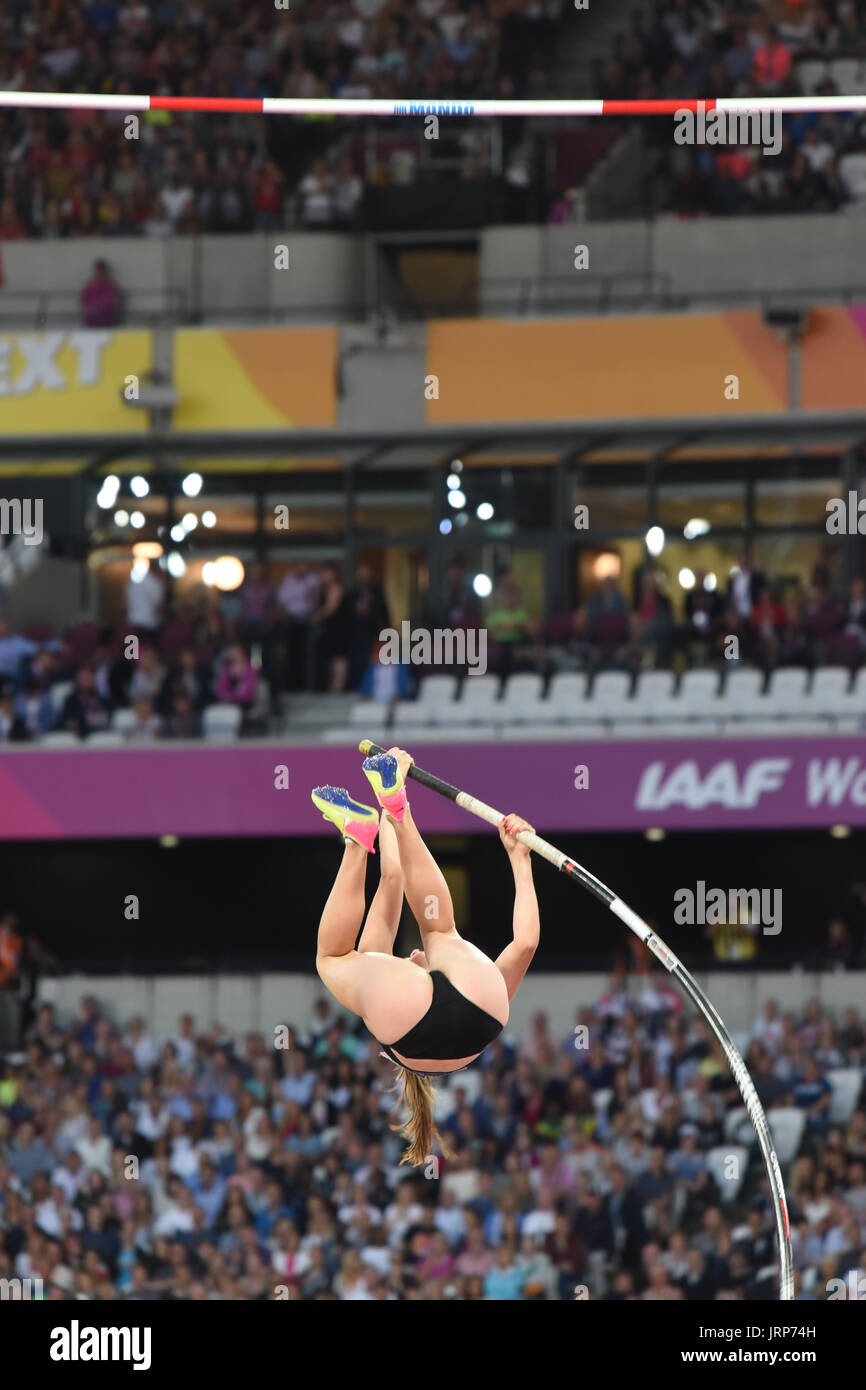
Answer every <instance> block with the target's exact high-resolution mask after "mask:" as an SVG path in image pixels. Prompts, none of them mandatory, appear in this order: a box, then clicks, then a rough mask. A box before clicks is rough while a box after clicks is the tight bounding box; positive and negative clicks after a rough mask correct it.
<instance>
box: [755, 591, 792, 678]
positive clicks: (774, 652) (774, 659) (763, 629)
mask: <svg viewBox="0 0 866 1390" xmlns="http://www.w3.org/2000/svg"><path fill="white" fill-rule="evenodd" d="M751 628H752V641H753V644H754V647H753V653H752V655H753V656H754V659H755V661H756V662H757V664H758V665H759V666H761V667H763V669H764V670H765V671H771V670H773V668H774V667H775V666H777V665H778V664H779V655H780V652H781V645H782V637H783V633H784V630H785V610H784V608H783V606H782V604H781V603H779V601H778V599H776V598H775V597H774V596H773V594H772V593H771V591H770V590H769V589H764V590H763V591H762V593H761V596H760V598H759V599H758V602H757V603H756V604H755V606H754V608H753V609H752V617H751Z"/></svg>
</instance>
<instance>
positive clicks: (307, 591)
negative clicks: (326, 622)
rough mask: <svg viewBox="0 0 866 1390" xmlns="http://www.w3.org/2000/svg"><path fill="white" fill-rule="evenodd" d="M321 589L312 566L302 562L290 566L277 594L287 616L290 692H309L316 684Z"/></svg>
mask: <svg viewBox="0 0 866 1390" xmlns="http://www.w3.org/2000/svg"><path fill="white" fill-rule="evenodd" d="M321 589H322V586H321V580H320V578H319V575H318V574H317V573H316V572H315V571H314V569H313V567H312V565H309V564H307V563H306V562H300V563H297V564H294V565H290V566H289V568H288V569H287V570H286V573H285V575H284V576H283V579H282V582H281V583H280V586H279V589H278V591H277V599H278V602H279V604H280V607H281V609H282V610H283V613H284V614H285V620H284V623H283V636H284V641H285V647H286V677H285V686H286V689H288V690H305V689H309V688H310V686H311V684H312V662H311V659H310V641H311V623H312V619H313V614H314V613H315V612H316V610H317V609H318V608H319V607H320V599H321Z"/></svg>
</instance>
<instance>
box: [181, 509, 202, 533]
mask: <svg viewBox="0 0 866 1390" xmlns="http://www.w3.org/2000/svg"><path fill="white" fill-rule="evenodd" d="M180 524H181V526H182V527H183V529H184V531H194V530H195V528H196V527H197V526H198V517H197V516H196V514H195V512H185V513H184V515H183V516H182V517H181V519H180Z"/></svg>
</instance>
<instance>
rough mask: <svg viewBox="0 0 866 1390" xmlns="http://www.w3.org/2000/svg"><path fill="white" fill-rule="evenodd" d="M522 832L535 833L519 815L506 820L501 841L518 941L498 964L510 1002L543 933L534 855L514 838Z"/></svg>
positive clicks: (508, 949) (507, 817) (501, 832)
mask: <svg viewBox="0 0 866 1390" xmlns="http://www.w3.org/2000/svg"><path fill="white" fill-rule="evenodd" d="M521 830H532V826H531V825H529V824H528V822H527V821H525V820H523V819H522V818H521V817H520V816H515V815H510V816H504V817H503V819H502V822H501V824H500V826H499V838H500V840H501V841H502V843H503V845H504V846H505V851H506V853H507V855H508V858H509V860H510V861H511V870H512V873H513V874H514V922H513V927H512V931H513V935H514V940H513V941H512V942H511V943H510V945H508V946H506V948H505V950H504V951H503V952H502V954H501V956H499V958H498V960H497V961H496V964H497V966H498V968H499V970H500V972H501V974H502V978H503V979H504V980H505V984H506V988H507V989H508V998H509V1000H511V999H513V998H514V996H515V994H516V993H517V990H518V988H519V986H520V982H521V980H522V979H523V977H524V975H525V974H526V972H527V970H528V969H529V966H530V963H531V961H532V957H533V956H534V955H535V952H536V950H537V948H538V939H539V935H540V932H541V923H540V920H539V916H538V899H537V898H536V896H535V884H534V883H533V881H532V860H531V858H530V852H529V849H528V848H527V846H526V845H524V844H521V842H520V841H519V840H516V839H515V838H514V837H515V835H517V834H518V833H519V832H520V831H521Z"/></svg>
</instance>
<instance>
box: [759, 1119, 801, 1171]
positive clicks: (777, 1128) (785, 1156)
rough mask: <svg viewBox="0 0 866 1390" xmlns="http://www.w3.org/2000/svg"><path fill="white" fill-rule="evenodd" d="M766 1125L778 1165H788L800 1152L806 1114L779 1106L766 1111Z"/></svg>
mask: <svg viewBox="0 0 866 1390" xmlns="http://www.w3.org/2000/svg"><path fill="white" fill-rule="evenodd" d="M767 1124H768V1125H769V1126H770V1133H771V1134H772V1136H773V1147H774V1149H775V1150H776V1157H777V1158H778V1160H779V1162H780V1163H790V1162H791V1160H792V1159H793V1158H796V1157H797V1154H798V1153H799V1152H800V1144H801V1143H802V1140H803V1131H804V1129H805V1128H806V1113H805V1111H803V1110H797V1109H796V1107H795V1106H793V1105H779V1106H776V1107H775V1108H774V1109H773V1110H768V1111H767Z"/></svg>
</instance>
